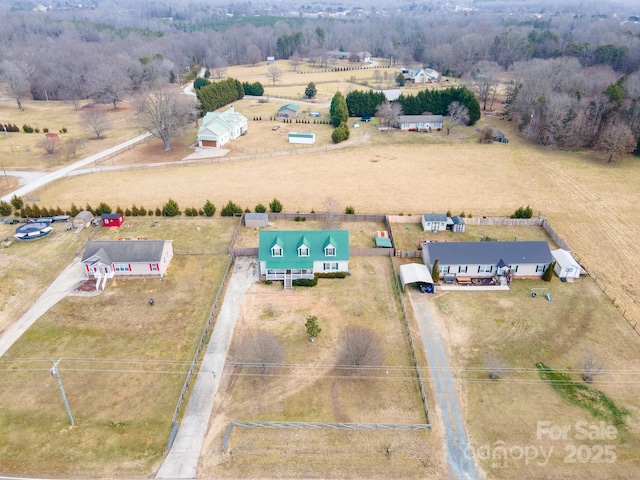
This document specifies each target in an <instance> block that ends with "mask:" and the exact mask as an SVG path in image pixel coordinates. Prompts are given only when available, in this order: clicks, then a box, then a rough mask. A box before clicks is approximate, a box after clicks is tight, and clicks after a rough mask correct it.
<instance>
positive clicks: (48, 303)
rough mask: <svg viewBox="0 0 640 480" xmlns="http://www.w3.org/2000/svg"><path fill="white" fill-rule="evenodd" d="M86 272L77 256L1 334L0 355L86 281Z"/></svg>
mask: <svg viewBox="0 0 640 480" xmlns="http://www.w3.org/2000/svg"><path fill="white" fill-rule="evenodd" d="M85 279H86V274H85V271H84V269H83V268H82V264H81V263H80V259H79V258H75V259H74V260H73V261H72V262H71V263H70V264H69V266H68V267H67V268H65V269H64V270H63V271H62V273H61V274H60V275H59V276H58V278H56V279H55V280H54V281H53V282H52V283H51V285H49V288H47V289H46V290H45V291H44V293H43V294H42V295H40V298H38V299H37V300H36V302H35V303H34V304H33V306H32V307H31V308H30V309H29V310H28V311H27V312H26V313H25V314H24V315H22V316H21V317H20V318H19V319H18V320H16V321H15V322H14V323H13V324H12V325H11V326H10V327H8V328H7V329H6V330H5V331H4V332H3V334H2V336H0V357H2V356H3V355H4V354H5V353H6V352H7V350H9V349H10V348H11V346H12V345H13V344H14V343H15V342H16V341H17V340H18V339H19V338H20V337H21V336H22V334H23V333H24V332H26V331H27V330H28V329H29V327H30V326H31V325H33V324H34V323H35V321H36V320H38V319H39V318H40V317H41V316H42V315H44V314H45V313H46V312H47V310H49V309H50V308H51V307H53V306H54V305H55V304H56V303H58V302H59V301H60V300H62V299H63V298H64V297H66V296H67V295H68V294H69V293H71V292H72V291H73V290H74V289H75V288H76V287H77V286H78V285H79V284H81V283H82V282H84V281H85Z"/></svg>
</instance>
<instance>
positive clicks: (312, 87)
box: [304, 82, 318, 98]
mask: <svg viewBox="0 0 640 480" xmlns="http://www.w3.org/2000/svg"><path fill="white" fill-rule="evenodd" d="M316 93H318V90H317V89H316V84H315V83H313V82H309V85H307V88H305V89H304V94H305V96H306V97H307V98H313V97H315V96H316Z"/></svg>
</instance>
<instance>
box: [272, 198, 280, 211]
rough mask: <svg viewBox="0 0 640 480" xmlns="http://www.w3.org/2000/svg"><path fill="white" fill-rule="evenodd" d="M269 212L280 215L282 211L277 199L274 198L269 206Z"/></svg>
mask: <svg viewBox="0 0 640 480" xmlns="http://www.w3.org/2000/svg"><path fill="white" fill-rule="evenodd" d="M269 211H271V212H273V213H280V212H281V211H282V203H280V200H278V199H277V198H274V199H273V200H272V201H271V203H270V204H269Z"/></svg>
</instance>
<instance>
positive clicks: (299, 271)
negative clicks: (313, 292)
mask: <svg viewBox="0 0 640 480" xmlns="http://www.w3.org/2000/svg"><path fill="white" fill-rule="evenodd" d="M300 278H306V279H313V278H314V275H313V269H312V268H286V269H285V268H282V269H277V268H269V269H267V273H266V275H265V280H269V281H282V282H284V288H285V289H291V288H293V281H294V280H297V279H300Z"/></svg>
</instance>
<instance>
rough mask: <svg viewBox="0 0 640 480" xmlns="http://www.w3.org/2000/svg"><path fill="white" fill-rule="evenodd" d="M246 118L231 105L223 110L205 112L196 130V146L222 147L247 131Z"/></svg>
mask: <svg viewBox="0 0 640 480" xmlns="http://www.w3.org/2000/svg"><path fill="white" fill-rule="evenodd" d="M247 128H248V122H247V118H246V117H245V116H244V115H242V114H241V113H238V112H236V111H235V109H234V108H233V106H231V107H229V108H228V109H227V110H226V111H224V112H207V114H206V115H205V116H204V118H203V119H202V126H201V127H200V129H199V130H198V146H200V147H222V146H223V145H225V144H227V143H229V142H230V141H231V140H235V139H236V138H238V137H239V136H240V135H245V134H246V133H247Z"/></svg>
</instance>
